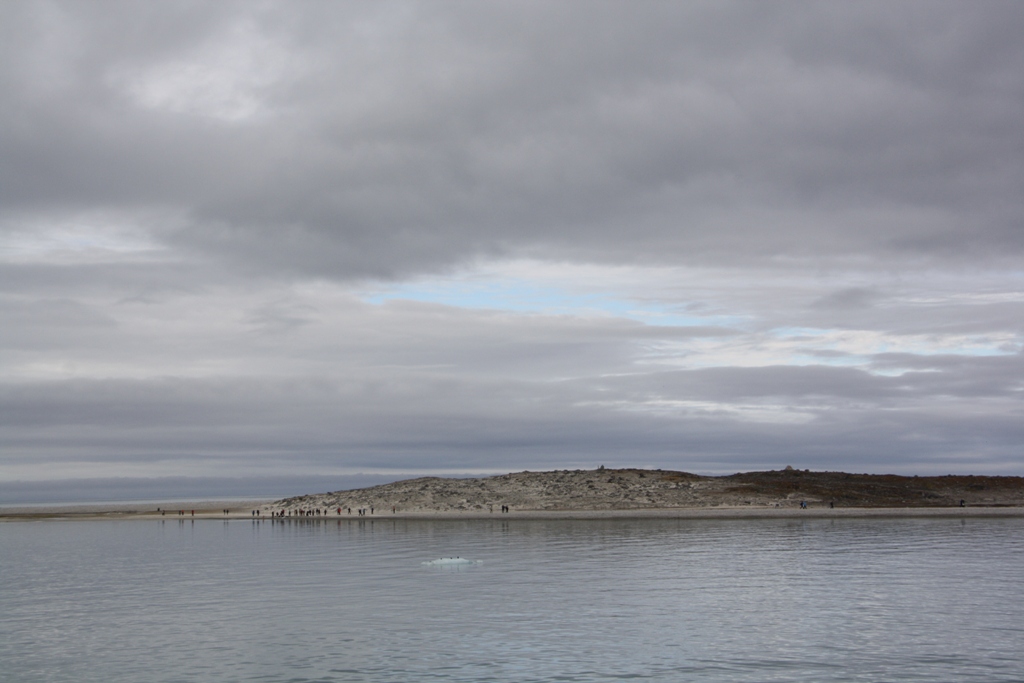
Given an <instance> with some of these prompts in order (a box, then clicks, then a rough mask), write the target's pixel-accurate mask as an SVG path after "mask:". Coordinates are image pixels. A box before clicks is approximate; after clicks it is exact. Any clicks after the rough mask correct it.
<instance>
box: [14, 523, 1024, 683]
mask: <svg viewBox="0 0 1024 683" xmlns="http://www.w3.org/2000/svg"><path fill="white" fill-rule="evenodd" d="M454 555H458V556H462V557H468V558H473V559H478V560H483V563H482V564H476V565H473V566H469V567H454V568H453V567H429V566H424V565H422V564H421V563H422V562H424V561H427V560H432V559H435V558H438V557H447V556H454ZM623 679H636V680H641V681H794V680H803V681H812V680H813V681H929V682H934V681H958V682H960V681H986V682H993V681H1022V680H1024V520H1021V519H1003V520H995V519H992V520H986V519H968V520H949V519H903V520H854V519H843V520H834V521H833V520H792V521H790V520H628V521H535V520H529V521H527V520H500V519H495V520H494V521H490V520H485V521H472V522H470V521H466V522H457V521H433V522H431V521H399V520H394V521H392V520H386V519H375V520H348V519H344V520H342V521H340V522H339V521H336V520H330V521H327V520H324V521H319V522H310V523H306V524H299V523H294V522H293V523H290V524H287V523H276V524H274V523H270V522H262V523H253V522H251V521H248V520H246V521H231V522H223V521H219V520H218V521H211V520H199V521H195V522H192V521H190V520H186V521H182V522H179V521H178V520H169V521H120V522H117V521H97V522H49V521H48V522H16V523H7V524H0V680H2V681H4V682H5V683H7V682H18V683H20V682H23V681H25V682H27V681H33V682H34V681H76V682H79V681H105V682H108V681H110V682H116V681H131V682H132V683H137V682H139V681H182V682H185V681H189V682H194V681H217V682H223V681H294V682H299V681H372V682H375V683H376V682H383V681H396V682H399V681H400V682H408V681H497V682H506V681H508V682H512V681H515V682H517V683H520V682H529V681H618V680H623Z"/></svg>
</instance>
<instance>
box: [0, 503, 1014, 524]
mask: <svg viewBox="0 0 1024 683" xmlns="http://www.w3.org/2000/svg"><path fill="white" fill-rule="evenodd" d="M261 502H262V501H260V502H258V501H253V502H252V505H251V507H252V508H253V509H258V508H259V507H261V505H260V503H261ZM208 504H209V503H208V502H207V501H204V502H203V503H200V502H198V501H197V502H196V503H195V505H194V506H193V505H191V504H188V505H181V504H176V505H175V506H174V509H173V510H168V511H166V512H165V514H161V513H159V512H156V511H155V510H146V511H141V510H138V509H137V508H136V509H123V508H122V509H114V508H113V507H107V508H101V509H83V508H86V507H87V506H74V507H73V508H68V507H61V506H53V507H45V508H32V509H26V508H24V507H19V508H15V507H11V508H0V521H8V522H14V521H41V520H54V521H57V520H60V521H76V520H138V521H143V520H164V521H167V520H172V521H173V520H179V521H184V520H195V519H199V520H222V521H229V520H233V521H244V520H250V521H254V522H255V521H257V520H258V521H261V522H270V523H278V524H288V523H295V524H308V523H316V522H339V523H340V522H374V521H387V520H394V521H397V520H403V521H416V520H422V521H431V520H465V521H471V520H475V521H483V520H492V521H494V520H498V521H511V520H618V519H624V520H625V519H633V520H645V519H652V520H653V519H856V518H953V519H955V518H984V517H1000V518H1015V517H1024V507H1022V506H1007V507H984V506H976V507H963V508H961V507H941V508H928V507H907V508H877V507H876V508H827V507H812V508H807V509H800V508H774V507H773V508H750V507H745V506H744V507H724V506H723V507H700V508H634V509H622V510H514V511H512V512H508V513H500V512H493V513H491V512H486V511H479V510H472V511H416V512H395V513H391V512H390V511H381V512H379V513H377V514H372V515H371V514H367V515H357V514H351V515H349V514H347V513H346V514H342V515H337V514H329V515H319V516H313V517H284V518H272V517H269V516H261V517H258V518H257V517H254V516H253V515H252V513H251V511H250V512H239V511H238V510H237V508H235V509H232V510H231V512H230V513H229V514H224V513H223V511H222V510H218V509H212V510H211V509H210V508H208V507H206V505H208ZM264 504H265V503H264ZM201 506H202V507H201ZM125 507H127V506H125ZM192 509H195V511H196V512H195V514H192ZM179 510H184V513H185V514H184V515H179V514H178V511H179Z"/></svg>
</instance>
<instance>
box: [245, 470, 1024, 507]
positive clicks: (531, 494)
mask: <svg viewBox="0 0 1024 683" xmlns="http://www.w3.org/2000/svg"><path fill="white" fill-rule="evenodd" d="M1021 506H1024V477H990V476H971V475H947V476H933V477H917V476H913V477H908V476H899V475H893V474H849V473H845V472H812V471H810V470H799V469H793V468H792V467H787V468H786V469H783V470H774V471H767V472H744V473H739V474H733V475H729V476H720V477H711V476H700V475H697V474H691V473H688V472H675V471H670V470H648V469H606V468H603V467H601V468H598V469H596V470H555V471H551V472H517V473H513V474H502V475H498V476H492V477H483V478H478V479H451V478H439V477H422V478H419V479H408V480H405V481H398V482H394V483H391V484H384V485H381V486H373V487H370V488H364V489H355V490H349V491H336V492H333V493H320V494H312V495H305V496H298V497H294V498H286V499H284V500H279V501H276V502H274V503H271V504H268V505H266V506H264V507H263V511H264V512H265V513H267V514H269V513H270V512H271V511H273V512H275V513H277V514H280V513H281V511H284V514H285V515H289V514H292V515H294V514H299V513H302V512H303V511H311V510H313V511H316V510H327V511H330V514H332V515H335V514H337V511H338V509H339V508H340V509H341V510H342V511H343V513H345V514H348V512H349V510H350V509H351V510H352V511H353V514H358V513H359V511H360V510H365V511H367V512H370V511H372V512H373V513H374V514H378V515H379V514H399V513H401V514H431V513H433V514H437V513H453V514H460V513H461V514H465V513H484V514H489V513H499V512H503V511H505V510H509V511H514V512H520V513H522V512H534V513H565V512H582V511H593V512H600V511H604V512H606V513H608V512H616V511H619V512H626V511H648V512H652V511H655V510H678V509H698V510H699V509H710V508H719V509H721V508H728V509H750V510H753V509H758V508H759V509H790V510H792V509H804V508H819V509H820V508H826V509H830V510H831V509H851V508H856V509H867V508H960V507H971V508H978V507H985V508H997V507H1004V508H1005V507H1021Z"/></svg>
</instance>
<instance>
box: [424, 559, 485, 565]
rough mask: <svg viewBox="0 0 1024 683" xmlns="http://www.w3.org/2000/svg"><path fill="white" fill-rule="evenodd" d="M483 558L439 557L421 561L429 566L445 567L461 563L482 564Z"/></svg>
mask: <svg viewBox="0 0 1024 683" xmlns="http://www.w3.org/2000/svg"><path fill="white" fill-rule="evenodd" d="M482 563H483V560H468V559H466V558H465V557H439V558H437V559H436V560H430V561H428V562H423V563H422V564H425V565H427V566H430V567H446V566H452V565H463V564H482Z"/></svg>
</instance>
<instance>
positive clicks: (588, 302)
mask: <svg viewBox="0 0 1024 683" xmlns="http://www.w3.org/2000/svg"><path fill="white" fill-rule="evenodd" d="M361 298H362V299H363V301H366V302H367V303H372V304H377V305H379V304H383V303H385V302H387V301H393V300H408V301H422V302H427V303H435V304H441V305H444V306H453V307H457V308H466V309H483V310H500V311H510V312H516V313H533V314H544V315H574V316H581V317H614V318H625V319H628V320H634V321H637V322H641V323H643V324H645V325H656V326H681V327H693V326H704V325H721V326H735V325H737V324H740V322H741V321H742V319H741V318H739V317H738V316H725V315H707V316H702V315H694V314H692V313H689V312H682V311H680V310H679V309H680V307H679V306H678V305H675V304H667V303H666V304H661V303H658V302H652V301H649V300H645V301H644V302H643V303H642V304H641V303H639V302H637V301H631V300H630V299H628V298H626V297H620V296H614V295H610V294H607V293H601V292H598V293H594V292H589V293H578V292H571V291H567V290H564V289H559V288H553V287H544V286H539V285H536V284H534V283H530V282H525V281H521V280H500V281H494V280H489V281H486V282H480V281H449V282H429V283H403V284H396V285H393V286H390V287H384V288H380V289H376V290H374V291H371V292H367V293H366V294H364V295H363V296H362V297H361Z"/></svg>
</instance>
